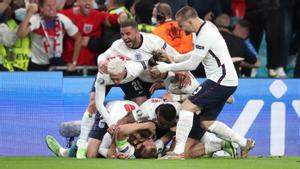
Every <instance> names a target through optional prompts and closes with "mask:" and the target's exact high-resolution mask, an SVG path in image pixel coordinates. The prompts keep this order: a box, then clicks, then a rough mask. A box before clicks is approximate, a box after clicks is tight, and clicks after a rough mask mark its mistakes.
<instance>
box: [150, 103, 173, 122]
mask: <svg viewBox="0 0 300 169" xmlns="http://www.w3.org/2000/svg"><path fill="white" fill-rule="evenodd" d="M155 113H156V114H158V113H159V116H161V117H163V118H164V120H166V121H169V122H170V121H173V120H174V119H175V118H176V109H175V107H174V106H173V105H172V104H169V103H165V104H161V105H159V106H158V107H157V108H156V109H155Z"/></svg>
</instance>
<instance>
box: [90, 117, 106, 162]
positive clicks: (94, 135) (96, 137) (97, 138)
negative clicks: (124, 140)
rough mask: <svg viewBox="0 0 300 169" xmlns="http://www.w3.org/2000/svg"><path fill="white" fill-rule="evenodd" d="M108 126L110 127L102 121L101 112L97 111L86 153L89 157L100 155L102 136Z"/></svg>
mask: <svg viewBox="0 0 300 169" xmlns="http://www.w3.org/2000/svg"><path fill="white" fill-rule="evenodd" d="M107 128H108V126H107V124H106V123H104V122H102V121H101V118H100V114H99V113H98V112H97V114H96V117H95V122H94V124H93V127H92V130H91V132H90V134H89V139H88V144H87V153H86V155H87V157H88V158H97V157H99V153H98V150H99V147H100V145H101V141H102V138H103V136H104V134H105V133H106V130H107Z"/></svg>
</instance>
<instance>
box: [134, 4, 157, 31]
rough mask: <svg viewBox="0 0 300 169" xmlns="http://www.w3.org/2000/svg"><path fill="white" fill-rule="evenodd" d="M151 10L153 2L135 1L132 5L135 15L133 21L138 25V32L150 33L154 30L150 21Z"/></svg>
mask: <svg viewBox="0 0 300 169" xmlns="http://www.w3.org/2000/svg"><path fill="white" fill-rule="evenodd" d="M153 8H154V3H153V0H147V1H145V0H136V2H135V3H134V5H133V9H134V11H133V13H134V14H135V20H136V21H137V23H138V30H139V31H140V32H148V33H152V31H153V29H154V26H153V25H152V21H151V18H152V11H153Z"/></svg>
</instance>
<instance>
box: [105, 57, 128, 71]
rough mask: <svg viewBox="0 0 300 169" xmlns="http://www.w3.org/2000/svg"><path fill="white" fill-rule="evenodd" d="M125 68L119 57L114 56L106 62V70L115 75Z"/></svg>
mask: <svg viewBox="0 0 300 169" xmlns="http://www.w3.org/2000/svg"><path fill="white" fill-rule="evenodd" d="M124 70H125V62H124V61H123V60H122V59H121V58H119V57H115V58H112V59H110V60H109V62H108V63H107V72H108V73H109V74H113V75H117V74H120V73H122V72H123V71H124Z"/></svg>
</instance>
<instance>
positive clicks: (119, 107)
mask: <svg viewBox="0 0 300 169" xmlns="http://www.w3.org/2000/svg"><path fill="white" fill-rule="evenodd" d="M138 107H139V106H138V105H137V104H136V103H135V102H133V101H129V100H122V101H121V100H115V101H110V102H108V103H107V104H106V108H107V111H108V112H109V115H110V117H111V119H112V120H113V122H115V123H116V122H117V121H118V120H120V119H121V118H123V117H124V116H125V115H126V114H127V113H128V112H131V111H132V110H134V109H136V108H138ZM115 123H114V124H115Z"/></svg>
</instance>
